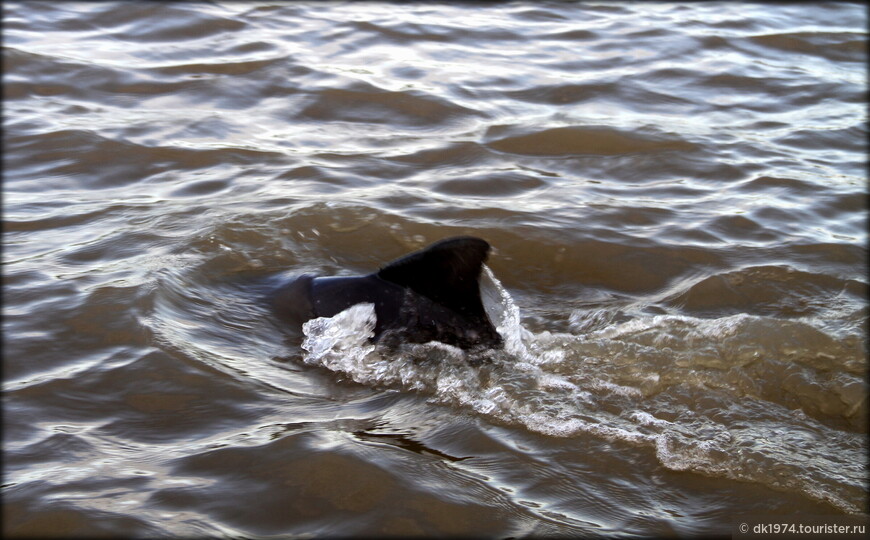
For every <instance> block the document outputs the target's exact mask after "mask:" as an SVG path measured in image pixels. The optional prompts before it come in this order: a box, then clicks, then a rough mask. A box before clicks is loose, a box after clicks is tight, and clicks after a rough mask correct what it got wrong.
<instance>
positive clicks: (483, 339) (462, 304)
mask: <svg viewBox="0 0 870 540" xmlns="http://www.w3.org/2000/svg"><path fill="white" fill-rule="evenodd" d="M489 249H490V245H489V243H487V242H486V241H485V240H482V239H480V238H475V237H473V236H457V237H453V238H448V239H445V240H441V241H440V242H436V243H434V244H432V245H431V246H429V247H427V248H426V249H423V250H420V251H415V252H413V253H410V254H408V255H406V256H404V257H402V258H400V259H396V260H395V261H393V262H391V263H389V264H387V265H386V266H384V267H383V268H381V269H380V270H378V271H377V272H374V273H372V274H368V275H365V276H349V277H344V276H342V277H315V276H312V275H310V274H304V275H302V276H300V277H298V278H296V279H295V280H293V281H292V282H290V283H289V284H287V285H285V286H283V287H281V288H280V289H279V290H278V292H277V294H276V295H275V297H274V299H273V303H274V306H275V308H276V310H277V311H278V312H279V313H280V314H281V315H282V316H284V317H285V318H287V319H289V320H290V322H291V324H293V325H294V326H299V327H301V325H302V324H303V323H304V322H305V321H308V320H310V319H314V318H317V317H333V316H335V315H336V314H338V313H340V312H342V311H344V310H345V309H347V308H349V307H351V306H354V305H357V304H361V303H371V304H373V305H374V309H375V315H376V317H377V323H376V325H375V333H374V339H375V341H384V342H387V343H395V342H398V341H406V342H412V343H426V342H429V341H440V342H442V343H447V344H449V345H454V346H457V347H460V348H462V349H472V348H478V347H485V348H496V347H501V346H502V344H503V340H502V337H501V336H500V335H499V333H498V332H497V331H496V329H495V327H494V326H493V324H492V322H490V320H489V317H488V316H487V314H486V311H485V310H484V307H483V303H482V302H481V299H480V285H479V278H480V273H481V269H482V266H483V263H484V262H485V261H486V258H487V255H488V253H489Z"/></svg>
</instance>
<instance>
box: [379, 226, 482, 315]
mask: <svg viewBox="0 0 870 540" xmlns="http://www.w3.org/2000/svg"><path fill="white" fill-rule="evenodd" d="M488 252H489V243H487V242H486V240H482V239H480V238H475V237H473V236H456V237H453V238H447V239H445V240H442V241H440V242H437V243H435V244H432V245H431V246H429V247H428V248H426V249H424V250H421V251H415V252H414V253H411V254H408V255H405V256H404V257H402V258H400V259H396V260H395V261H393V262H391V263H390V264H388V265H387V266H385V267H383V268H381V269H380V270H379V271H378V272H377V274H376V275H377V276H378V277H379V278H381V279H383V280H385V281H390V282H393V283H396V284H398V285H402V286H404V287H409V288H411V289H412V290H414V291H415V292H417V293H418V294H421V295H423V296H425V297H427V298H429V299H430V300H432V301H434V302H436V303H438V304H441V305H443V306H446V307H449V308H450V309H452V310H454V311H456V312H458V313H460V314H462V315H464V316H466V317H471V318H479V317H482V318H484V319H486V312H485V311H484V309H483V304H482V303H481V301H480V287H479V286H478V282H477V280H478V278H479V277H480V271H481V267H482V265H483V263H484V261H486V257H487V254H488Z"/></svg>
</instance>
